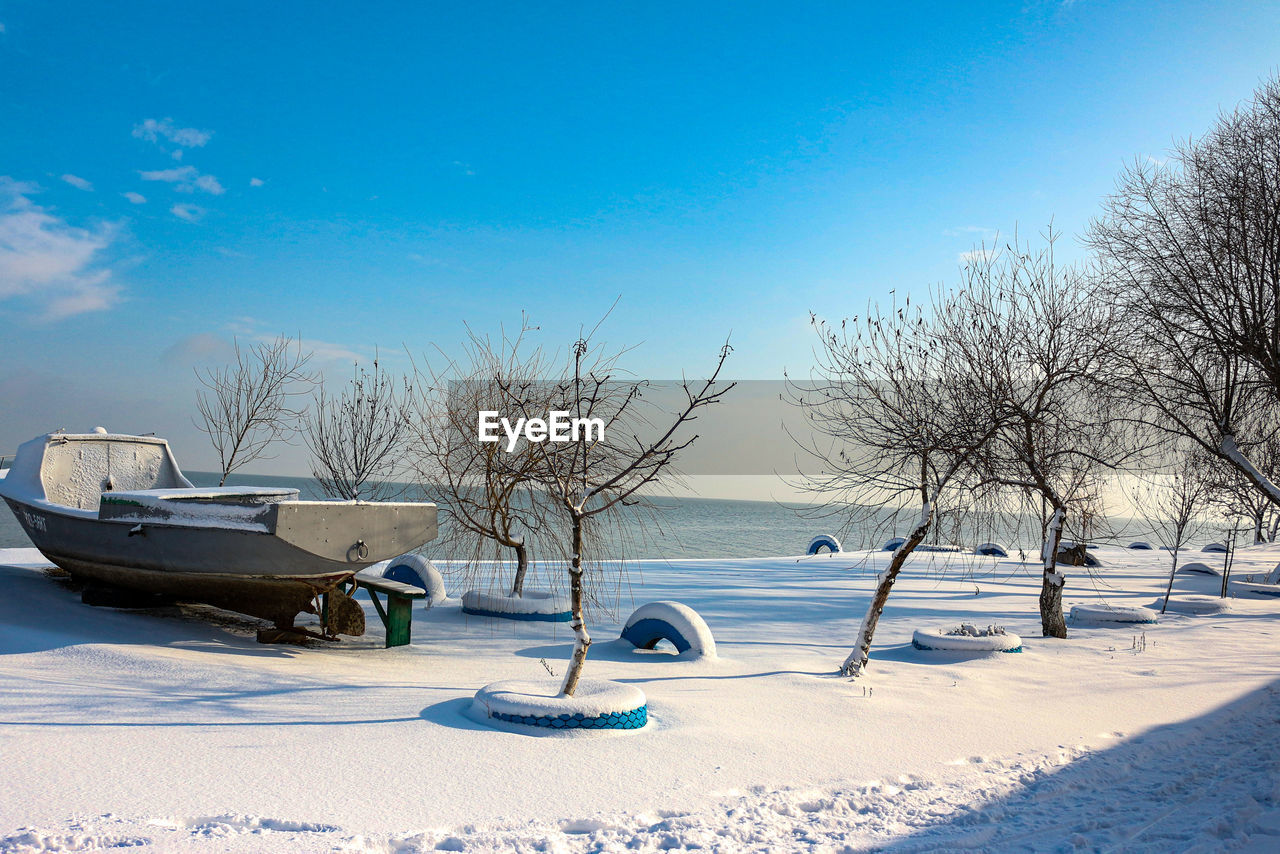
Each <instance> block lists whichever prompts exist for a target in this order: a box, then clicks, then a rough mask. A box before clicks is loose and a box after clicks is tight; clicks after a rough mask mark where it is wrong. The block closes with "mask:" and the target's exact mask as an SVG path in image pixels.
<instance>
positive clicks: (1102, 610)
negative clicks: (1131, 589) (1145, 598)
mask: <svg viewBox="0 0 1280 854" xmlns="http://www.w3.org/2000/svg"><path fill="white" fill-rule="evenodd" d="M1071 620H1072V621H1073V622H1077V621H1079V622H1089V623H1155V622H1158V621H1159V620H1160V615H1159V614H1157V613H1156V612H1155V611H1153V610H1151V609H1150V608H1143V607H1142V606H1140V605H1072V606H1071Z"/></svg>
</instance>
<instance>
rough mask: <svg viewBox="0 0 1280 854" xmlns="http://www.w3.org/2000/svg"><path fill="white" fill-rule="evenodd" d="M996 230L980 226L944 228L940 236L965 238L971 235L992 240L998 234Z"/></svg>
mask: <svg viewBox="0 0 1280 854" xmlns="http://www.w3.org/2000/svg"><path fill="white" fill-rule="evenodd" d="M999 233H1000V232H999V230H998V229H994V228H987V227H985V226H981V225H961V226H958V227H956V228H944V229H943V230H942V234H943V235H944V236H946V237H965V236H967V235H971V234H977V235H981V236H982V238H983V239H985V240H994V239H995V237H996V235H997V234H999Z"/></svg>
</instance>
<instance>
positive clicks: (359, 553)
mask: <svg viewBox="0 0 1280 854" xmlns="http://www.w3.org/2000/svg"><path fill="white" fill-rule="evenodd" d="M353 551H354V552H355V553H356V557H355V559H356V560H364V559H365V558H367V557H368V556H369V547H368V546H367V545H366V544H365V541H364V540H356V544H355V545H354V546H352V547H351V548H349V549H347V560H351V552H353Z"/></svg>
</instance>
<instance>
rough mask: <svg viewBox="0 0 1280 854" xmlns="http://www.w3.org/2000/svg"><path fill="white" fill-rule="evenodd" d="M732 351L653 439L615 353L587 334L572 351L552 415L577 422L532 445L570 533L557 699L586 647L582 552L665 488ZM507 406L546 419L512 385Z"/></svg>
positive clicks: (568, 690) (716, 394)
mask: <svg viewBox="0 0 1280 854" xmlns="http://www.w3.org/2000/svg"><path fill="white" fill-rule="evenodd" d="M731 350H732V348H730V346H729V345H728V344H727V343H726V344H725V345H724V346H723V347H722V348H721V349H720V358H719V361H718V362H717V363H716V366H715V370H714V371H712V373H711V376H710V377H709V378H708V379H707V380H705V381H703V382H699V383H690V382H685V383H683V389H684V393H685V402H684V405H683V406H682V407H681V408H680V409H679V411H677V412H675V413H672V414H670V416H669V418H668V419H667V420H666V422H665V423H666V426H665V427H659V428H658V429H657V430H656V435H654V436H653V437H652V438H643V439H642V438H641V437H640V433H641V432H642V429H641V428H642V426H643V427H650V426H652V425H651V424H648V423H646V422H647V419H646V418H645V416H644V415H643V414H642V409H643V406H642V403H641V393H642V385H643V384H641V383H634V382H630V383H629V382H625V381H622V380H620V379H619V376H620V371H619V368H618V359H619V357H620V355H621V354H620V353H613V354H608V353H605V352H604V351H603V350H602V349H601V348H598V347H595V346H594V345H593V344H592V342H591V336H590V335H586V336H584V337H583V338H581V339H579V340H578V341H577V342H576V343H575V344H574V346H573V350H572V354H571V357H570V359H571V360H570V363H569V366H568V369H567V371H566V373H565V375H564V376H563V377H562V378H561V379H560V381H559V382H558V383H557V384H556V395H555V400H556V401H557V403H556V404H555V405H556V407H557V410H558V411H561V412H566V413H569V415H570V416H571V417H572V419H574V420H575V421H576V422H577V423H578V424H580V425H581V428H582V429H580V430H579V431H577V435H575V436H574V439H573V441H570V442H564V443H551V442H546V441H542V442H537V443H535V445H534V447H535V449H536V451H537V453H538V457H539V459H540V471H539V474H538V479H539V484H540V488H541V489H542V490H543V491H544V492H545V494H546V495H547V497H548V498H549V499H550V500H551V501H552V502H554V503H555V505H556V506H557V508H558V509H559V511H561V512H560V518H562V519H563V520H564V523H565V524H566V525H567V527H568V529H569V537H568V540H569V544H570V559H569V563H568V566H567V569H568V575H569V606H570V610H571V612H572V618H571V620H570V623H569V625H570V627H571V628H572V629H573V634H574V646H573V655H572V658H571V659H570V662H569V667H568V668H567V670H566V671H565V677H564V682H563V683H562V685H561V689H560V690H561V694H562V695H564V696H572V695H573V693H574V691H576V690H577V687H578V681H579V679H580V678H581V676H582V670H583V666H584V665H585V663H586V660H587V651H588V650H589V649H590V647H591V635H590V633H589V632H588V631H587V626H586V617H585V595H586V592H585V575H586V572H587V568H588V566H590V565H591V564H593V563H596V562H597V561H596V560H595V559H593V555H592V554H590V553H589V552H588V548H589V547H590V546H591V545H592V539H593V538H592V534H593V533H594V530H593V529H594V528H595V527H596V526H597V525H599V524H609V522H610V520H613V521H617V520H618V519H619V518H620V517H621V516H622V515H623V514H625V513H628V512H633V511H634V510H635V508H636V507H637V506H639V505H642V504H643V503H644V496H643V495H642V494H641V493H642V491H643V490H646V489H654V488H657V487H660V486H662V485H664V484H665V483H667V482H668V481H669V480H670V479H671V477H672V476H674V475H675V474H676V470H675V467H674V466H675V462H676V459H677V457H678V456H679V454H680V452H681V451H683V450H684V449H685V448H687V447H689V446H690V445H691V444H693V442H694V441H696V440H697V438H698V436H697V435H696V434H694V435H692V436H684V435H682V428H685V427H686V426H687V425H689V424H691V422H693V421H694V420H696V418H697V413H698V411H699V410H701V409H704V408H706V407H708V406H712V405H714V404H716V403H718V402H719V401H720V400H721V398H723V396H724V395H725V393H727V392H728V391H729V390H730V389H731V388H732V387H733V383H723V382H720V381H719V376H720V372H721V370H722V369H723V367H724V363H725V360H726V359H727V358H728V357H729V353H730V352H731ZM504 393H506V395H507V408H508V409H509V411H515V412H517V413H518V414H519V415H520V416H521V417H523V418H526V419H529V418H545V417H546V415H547V413H545V412H538V411H536V409H535V408H534V406H535V404H534V401H535V400H540V399H541V398H533V399H531V398H530V397H529V396H528V395H527V394H525V393H523V392H522V391H521V390H520V389H519V388H515V387H508V386H505V385H504Z"/></svg>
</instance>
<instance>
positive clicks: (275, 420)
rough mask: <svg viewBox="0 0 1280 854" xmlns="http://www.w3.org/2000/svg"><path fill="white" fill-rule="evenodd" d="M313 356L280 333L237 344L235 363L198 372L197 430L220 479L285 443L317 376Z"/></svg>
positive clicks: (236, 342)
mask: <svg viewBox="0 0 1280 854" xmlns="http://www.w3.org/2000/svg"><path fill="white" fill-rule="evenodd" d="M310 361H311V353H303V352H302V345H301V343H300V342H298V341H295V340H294V339H292V338H289V337H287V336H284V335H281V336H279V337H277V338H275V339H274V340H272V341H264V342H259V343H257V344H254V345H252V346H250V347H248V348H247V349H246V348H243V347H241V345H240V341H239V340H236V341H235V362H234V363H233V364H230V365H226V366H224V367H221V368H211V369H207V370H203V371H202V370H197V371H196V377H197V378H198V379H199V380H200V384H201V385H202V386H204V389H203V390H202V391H200V392H199V393H198V394H197V395H196V409H197V411H198V412H199V414H200V418H199V420H198V421H196V427H198V428H199V429H200V430H201V431H202V432H204V433H205V434H207V435H208V436H209V441H210V442H211V443H212V444H213V448H214V450H215V451H217V454H218V465H219V467H220V468H221V472H222V477H221V479H220V480H219V481H218V485H219V486H222V485H224V484H225V483H226V482H227V475H229V474H231V473H232V472H233V471H235V470H237V469H239V468H241V467H243V466H246V465H248V464H249V463H251V462H253V461H254V460H257V459H263V458H265V455H266V450H267V448H268V446H270V445H271V443H272V442H275V441H277V440H281V441H286V442H287V441H289V439H290V438H291V437H292V436H293V435H294V434H295V433H296V432H297V429H298V428H297V421H298V419H299V418H301V417H302V415H303V413H304V412H305V410H306V407H305V405H302V406H299V405H298V401H299V398H302V397H304V396H305V395H307V394H309V393H310V391H311V387H312V386H313V385H314V384H315V382H316V374H314V373H312V372H311V371H310V370H308V364H309V363H310Z"/></svg>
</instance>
